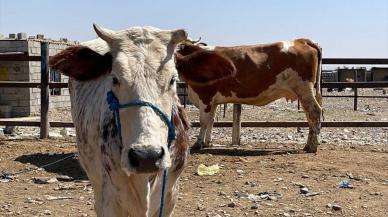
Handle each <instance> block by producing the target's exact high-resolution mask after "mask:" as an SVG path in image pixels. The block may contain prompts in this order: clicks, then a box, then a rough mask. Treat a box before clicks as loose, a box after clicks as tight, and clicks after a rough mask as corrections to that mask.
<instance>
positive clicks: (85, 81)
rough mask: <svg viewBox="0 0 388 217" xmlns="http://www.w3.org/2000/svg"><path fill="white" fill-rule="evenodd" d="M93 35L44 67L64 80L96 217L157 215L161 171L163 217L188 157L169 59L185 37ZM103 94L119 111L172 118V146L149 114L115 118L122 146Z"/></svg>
mask: <svg viewBox="0 0 388 217" xmlns="http://www.w3.org/2000/svg"><path fill="white" fill-rule="evenodd" d="M95 30H96V32H97V34H98V36H100V38H98V39H95V40H92V41H88V42H85V43H82V44H81V45H80V46H74V47H70V48H68V49H66V50H64V51H63V52H61V53H59V54H57V55H56V56H54V57H53V58H52V59H51V60H50V65H51V67H52V68H53V69H56V70H59V71H61V72H63V73H64V74H66V75H68V76H70V80H69V87H70V93H71V95H70V97H71V107H72V108H71V110H72V117H73V121H74V124H75V127H76V132H77V145H78V152H79V156H80V162H81V165H82V167H83V168H84V169H85V171H86V173H87V175H88V177H89V179H90V181H91V183H92V185H93V190H94V195H95V201H96V202H95V210H96V212H97V216H99V217H101V216H105V217H113V216H114V217H128V216H130V217H156V216H158V215H159V207H160V199H161V185H162V177H163V170H165V169H167V170H168V177H167V188H166V200H165V209H164V215H163V216H166V217H167V216H170V215H171V213H172V210H173V207H174V204H175V197H176V194H177V183H176V182H177V179H178V177H179V175H180V174H181V172H182V170H183V168H184V165H185V162H186V158H187V155H188V136H187V128H188V126H189V124H188V122H187V117H186V114H185V113H184V111H183V109H182V108H181V106H180V103H179V99H178V97H177V92H176V80H177V78H178V73H177V71H176V69H175V64H174V60H173V53H174V50H175V47H176V45H177V44H178V43H180V42H182V41H183V40H186V38H187V33H186V32H185V31H184V30H160V29H157V28H153V27H133V28H130V29H127V30H123V31H117V32H116V31H112V30H108V29H103V28H99V27H96V26H95ZM110 90H112V91H113V93H114V95H115V96H116V97H117V99H118V100H119V102H120V103H121V104H124V103H126V102H128V101H130V100H143V101H147V102H151V103H153V104H154V105H156V106H157V107H159V108H160V110H162V111H163V112H164V113H165V114H168V118H173V121H174V124H175V128H176V132H177V137H176V140H175V144H172V146H171V147H170V148H168V146H167V132H168V128H167V126H166V124H165V123H164V122H163V121H162V119H161V118H160V117H159V115H158V114H157V113H155V112H154V111H153V110H152V109H151V108H150V107H128V108H124V109H121V110H120V111H119V117H120V119H121V121H120V122H121V131H120V132H121V135H122V142H121V141H120V138H119V134H120V132H119V129H120V128H119V127H118V125H117V123H116V122H115V117H114V113H113V111H111V110H110V109H109V105H108V103H107V92H108V91H110ZM170 114H173V115H172V116H173V117H170Z"/></svg>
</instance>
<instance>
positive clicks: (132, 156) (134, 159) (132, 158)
mask: <svg viewBox="0 0 388 217" xmlns="http://www.w3.org/2000/svg"><path fill="white" fill-rule="evenodd" d="M128 159H129V163H130V164H131V165H132V166H133V167H138V166H139V164H140V163H139V159H138V155H137V153H136V151H135V150H134V149H130V150H129V152H128Z"/></svg>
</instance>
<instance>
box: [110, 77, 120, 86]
mask: <svg viewBox="0 0 388 217" xmlns="http://www.w3.org/2000/svg"><path fill="white" fill-rule="evenodd" d="M112 83H113V85H118V84H119V79H117V78H116V77H113V78H112Z"/></svg>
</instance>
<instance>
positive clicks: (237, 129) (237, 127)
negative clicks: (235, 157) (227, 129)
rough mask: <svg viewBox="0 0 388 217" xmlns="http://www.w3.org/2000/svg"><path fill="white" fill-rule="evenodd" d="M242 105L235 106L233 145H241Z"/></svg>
mask: <svg viewBox="0 0 388 217" xmlns="http://www.w3.org/2000/svg"><path fill="white" fill-rule="evenodd" d="M241 110H242V106H241V104H233V128H232V145H234V146H237V145H240V134H241Z"/></svg>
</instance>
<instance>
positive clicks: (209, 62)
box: [175, 45, 236, 85]
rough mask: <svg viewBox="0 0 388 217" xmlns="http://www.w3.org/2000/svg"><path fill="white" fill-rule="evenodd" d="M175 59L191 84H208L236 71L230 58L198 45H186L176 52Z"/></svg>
mask: <svg viewBox="0 0 388 217" xmlns="http://www.w3.org/2000/svg"><path fill="white" fill-rule="evenodd" d="M175 60H176V68H177V69H178V71H179V72H181V76H182V77H183V78H184V80H185V81H187V82H188V83H189V84H195V85H206V84H207V83H209V82H214V81H217V80H222V79H225V78H228V77H232V76H234V75H235V73H236V68H235V66H234V65H233V62H232V61H231V60H230V59H229V58H227V57H225V56H223V55H222V54H221V53H217V52H214V51H208V50H204V49H202V48H200V47H199V46H196V45H185V46H184V47H183V48H181V49H180V50H178V51H177V52H176V53H175Z"/></svg>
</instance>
